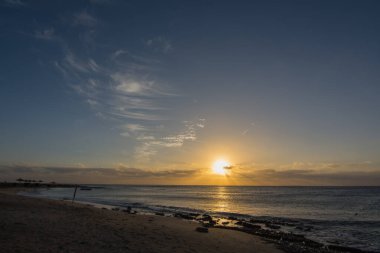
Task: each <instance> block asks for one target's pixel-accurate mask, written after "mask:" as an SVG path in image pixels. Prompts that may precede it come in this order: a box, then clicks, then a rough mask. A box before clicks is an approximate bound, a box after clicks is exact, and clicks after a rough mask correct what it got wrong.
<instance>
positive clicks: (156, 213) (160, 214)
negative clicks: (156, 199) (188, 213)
mask: <svg viewBox="0 0 380 253" xmlns="http://www.w3.org/2000/svg"><path fill="white" fill-rule="evenodd" d="M154 214H155V215H158V216H165V214H164V213H162V212H155V213H154Z"/></svg>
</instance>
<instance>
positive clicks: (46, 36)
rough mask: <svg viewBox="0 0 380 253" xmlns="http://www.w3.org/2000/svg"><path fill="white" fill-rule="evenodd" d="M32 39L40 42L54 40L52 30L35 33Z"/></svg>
mask: <svg viewBox="0 0 380 253" xmlns="http://www.w3.org/2000/svg"><path fill="white" fill-rule="evenodd" d="M34 37H35V38H37V39H42V40H53V39H54V38H55V34H54V28H47V29H44V30H42V31H35V32H34Z"/></svg>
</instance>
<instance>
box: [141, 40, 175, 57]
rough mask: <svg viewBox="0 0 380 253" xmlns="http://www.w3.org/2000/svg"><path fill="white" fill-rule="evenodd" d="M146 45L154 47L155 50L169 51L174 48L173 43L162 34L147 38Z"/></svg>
mask: <svg viewBox="0 0 380 253" xmlns="http://www.w3.org/2000/svg"><path fill="white" fill-rule="evenodd" d="M145 45H146V46H148V47H149V48H152V49H153V50H155V51H160V52H163V53H167V52H169V51H170V50H171V49H173V46H172V43H171V42H170V41H169V40H168V39H166V38H165V37H162V36H158V37H155V38H152V39H148V40H146V41H145Z"/></svg>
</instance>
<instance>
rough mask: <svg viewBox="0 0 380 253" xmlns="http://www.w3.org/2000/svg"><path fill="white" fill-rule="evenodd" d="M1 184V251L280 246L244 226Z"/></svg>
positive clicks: (262, 251)
mask: <svg viewBox="0 0 380 253" xmlns="http://www.w3.org/2000/svg"><path fill="white" fill-rule="evenodd" d="M16 192H17V189H14V188H13V189H0V245H1V252H3V253H6V252H189V253H194V252H210V253H212V252H215V253H216V252H218V253H223V252H237V253H244V252H256V253H269V252H271V253H272V252H273V253H281V252H283V251H282V250H280V249H277V247H276V245H274V244H273V243H269V242H267V241H265V239H262V238H260V237H258V236H255V235H251V234H247V233H243V232H240V231H233V230H226V229H218V228H209V232H208V233H200V232H197V231H196V228H197V227H199V224H198V223H197V222H194V221H187V220H182V219H178V218H173V217H162V216H154V215H136V214H128V213H124V212H121V211H112V210H103V209H99V208H95V207H92V206H88V205H84V204H77V203H74V204H71V203H70V202H67V201H58V200H47V199H35V198H29V197H24V196H18V195H16Z"/></svg>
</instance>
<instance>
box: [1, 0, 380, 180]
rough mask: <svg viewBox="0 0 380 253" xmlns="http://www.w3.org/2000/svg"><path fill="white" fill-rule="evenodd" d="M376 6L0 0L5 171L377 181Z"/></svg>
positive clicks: (7, 175)
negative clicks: (219, 169) (220, 165)
mask: <svg viewBox="0 0 380 253" xmlns="http://www.w3.org/2000/svg"><path fill="white" fill-rule="evenodd" d="M379 11H380V2H379V1H375V0H373V1H371V0H366V1H350V0H345V1H343V0H333V1H331V0H329V1H324V0H320V1H317V0H298V1H295V0H294V1H292V0H289V1H272V0H268V1H209V0H204V1H144V0H139V1H121V0H78V1H58V0H57V1H38V0H36V1H26V0H1V1H0V56H1V57H0V70H1V71H0V133H1V134H0V181H14V180H15V179H17V178H19V177H23V178H30V179H42V180H45V181H56V182H75V183H117V184H194V185H198V184H220V185H380V159H379V158H380V131H379V129H380V128H379V125H380V116H379V112H378V111H379V108H380V99H379V95H380V71H379V69H380V33H379V30H380V15H378V13H379ZM215 161H224V162H226V164H227V165H228V166H225V167H223V170H224V171H225V173H222V174H218V173H215V170H213V164H214V163H215Z"/></svg>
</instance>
